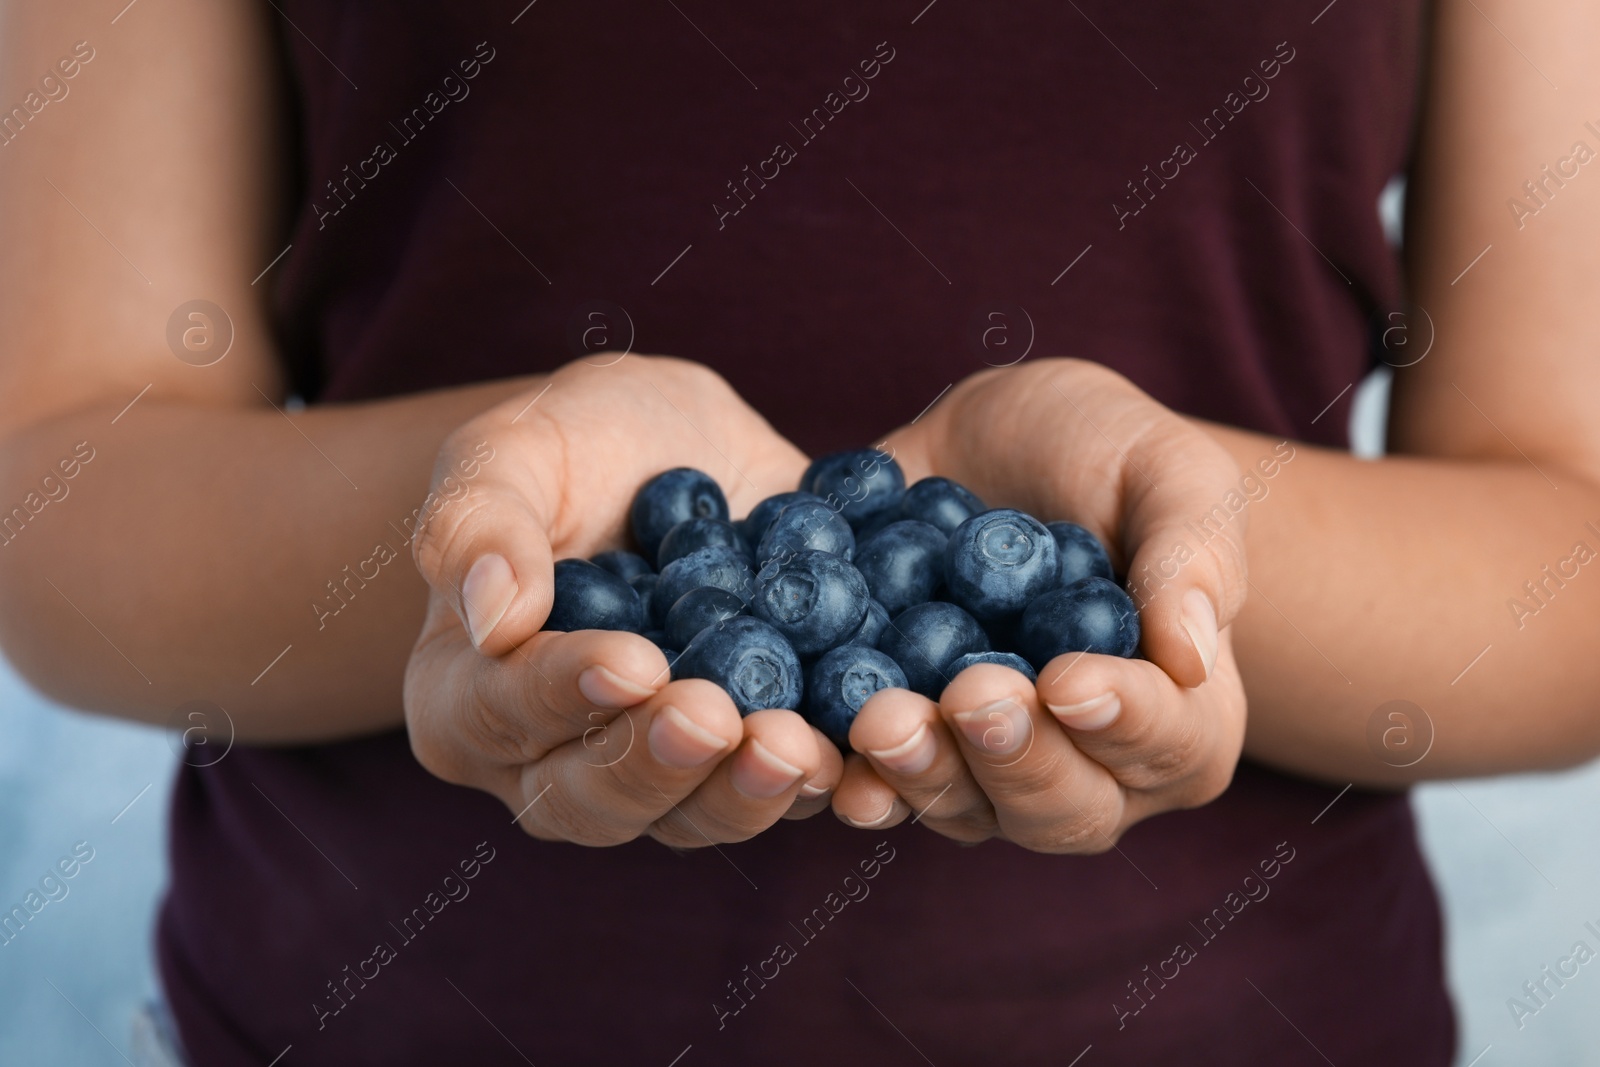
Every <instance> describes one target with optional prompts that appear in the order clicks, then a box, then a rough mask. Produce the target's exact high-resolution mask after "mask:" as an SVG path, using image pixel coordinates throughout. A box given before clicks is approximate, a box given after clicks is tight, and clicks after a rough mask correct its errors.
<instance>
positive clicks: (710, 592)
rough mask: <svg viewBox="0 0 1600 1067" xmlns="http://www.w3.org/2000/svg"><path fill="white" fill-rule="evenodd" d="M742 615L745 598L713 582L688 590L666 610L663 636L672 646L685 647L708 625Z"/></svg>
mask: <svg viewBox="0 0 1600 1067" xmlns="http://www.w3.org/2000/svg"><path fill="white" fill-rule="evenodd" d="M743 614H744V601H743V600H740V599H739V598H738V597H737V596H735V595H734V594H732V593H730V592H728V591H727V590H726V589H718V588H717V587H716V586H714V585H705V586H701V587H700V588H699V589H691V590H689V591H688V592H687V593H685V594H683V595H682V596H681V597H679V598H678V600H677V603H675V604H673V605H672V607H670V608H668V609H667V625H666V631H667V632H666V638H667V644H669V645H671V646H672V647H673V648H685V647H687V646H688V644H689V642H690V641H693V640H694V639H695V635H697V634H698V633H699V632H700V631H701V630H704V629H705V628H706V627H707V626H715V625H716V624H717V623H719V622H724V621H726V620H728V619H731V618H733V617H734V616H735V615H743Z"/></svg>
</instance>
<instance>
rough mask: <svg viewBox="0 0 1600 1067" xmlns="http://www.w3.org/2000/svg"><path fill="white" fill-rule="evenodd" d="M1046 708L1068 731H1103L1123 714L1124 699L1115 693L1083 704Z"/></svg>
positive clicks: (1058, 705)
mask: <svg viewBox="0 0 1600 1067" xmlns="http://www.w3.org/2000/svg"><path fill="white" fill-rule="evenodd" d="M1045 707H1047V708H1049V709H1050V714H1052V715H1054V716H1055V717H1056V718H1058V719H1060V720H1061V725H1063V726H1065V727H1067V728H1068V729H1071V730H1103V729H1105V728H1106V727H1107V726H1110V725H1111V724H1112V723H1114V722H1116V721H1117V716H1118V715H1120V714H1122V698H1121V697H1119V696H1117V694H1115V693H1101V694H1100V695H1099V696H1097V697H1095V698H1094V699H1093V700H1085V701H1084V702H1083V703H1081V704H1046V705H1045Z"/></svg>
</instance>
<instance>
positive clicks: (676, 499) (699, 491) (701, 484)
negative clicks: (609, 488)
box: [629, 467, 728, 559]
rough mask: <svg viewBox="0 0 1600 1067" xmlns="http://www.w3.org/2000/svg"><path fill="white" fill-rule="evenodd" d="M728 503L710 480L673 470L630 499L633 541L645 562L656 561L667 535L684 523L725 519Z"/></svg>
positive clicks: (688, 470) (692, 472)
mask: <svg viewBox="0 0 1600 1067" xmlns="http://www.w3.org/2000/svg"><path fill="white" fill-rule="evenodd" d="M727 517H728V501H727V498H726V497H724V496H723V495H722V490H721V489H720V488H719V487H718V486H717V483H716V482H714V481H712V480H711V476H710V475H708V474H705V473H704V472H702V471H697V470H694V469H693V468H690V467H676V468H674V469H672V470H670V471H664V472H663V473H661V474H658V475H656V476H655V477H654V478H651V479H650V480H649V481H648V482H645V483H644V487H643V488H641V489H640V490H639V492H638V493H637V494H636V495H635V496H634V498H633V508H632V511H631V512H630V514H629V518H630V520H631V522H632V525H633V538H634V540H635V541H637V542H639V549H640V551H641V552H643V553H644V556H645V558H646V559H655V558H656V550H657V549H658V548H660V547H661V539H662V538H663V537H665V536H666V535H667V531H668V530H670V529H672V528H673V527H674V526H676V525H678V523H680V522H682V521H683V520H685V519H726V518H727Z"/></svg>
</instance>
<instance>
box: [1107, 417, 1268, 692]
mask: <svg viewBox="0 0 1600 1067" xmlns="http://www.w3.org/2000/svg"><path fill="white" fill-rule="evenodd" d="M1192 432H1193V434H1194V437H1193V438H1190V439H1188V440H1185V441H1183V442H1182V443H1181V446H1179V447H1180V450H1179V451H1177V452H1174V451H1171V449H1172V448H1173V446H1174V444H1175V443H1174V442H1168V443H1166V444H1164V445H1163V446H1162V451H1163V452H1164V454H1165V455H1166V456H1167V457H1169V458H1168V459H1167V461H1166V462H1165V463H1160V462H1150V463H1149V464H1148V465H1145V464H1143V463H1141V465H1142V466H1143V469H1144V470H1145V471H1148V472H1150V474H1151V475H1152V476H1153V477H1154V478H1155V479H1157V480H1158V481H1157V482H1150V481H1146V480H1145V478H1144V477H1142V476H1141V475H1139V474H1137V473H1135V474H1133V475H1132V477H1131V479H1130V484H1129V487H1128V488H1129V497H1128V501H1127V502H1128V509H1127V511H1126V514H1125V522H1124V538H1125V542H1124V543H1125V544H1126V545H1128V546H1136V548H1135V551H1134V555H1133V559H1132V560H1131V561H1130V562H1129V564H1128V572H1127V574H1128V577H1127V589H1128V594H1129V595H1130V596H1131V597H1132V598H1133V602H1134V604H1135V605H1136V606H1137V607H1138V609H1139V615H1140V622H1141V627H1142V631H1143V637H1142V644H1143V646H1144V652H1145V655H1147V656H1148V657H1149V658H1150V660H1151V661H1152V662H1154V663H1155V664H1156V665H1157V666H1158V667H1160V668H1161V669H1162V670H1164V671H1165V672H1166V673H1167V674H1168V676H1169V677H1171V678H1172V679H1173V680H1174V681H1175V682H1177V683H1178V684H1179V685H1184V686H1191V687H1192V686H1197V685H1199V684H1201V683H1202V682H1204V681H1205V680H1206V679H1207V678H1209V677H1210V676H1211V670H1212V668H1213V667H1214V666H1215V665H1216V660H1217V649H1218V644H1219V640H1220V638H1219V632H1220V630H1221V629H1222V628H1223V627H1225V626H1227V625H1229V624H1230V623H1231V622H1233V620H1234V618H1235V617H1236V616H1237V615H1238V614H1239V611H1240V609H1241V608H1243V607H1244V602H1245V599H1246V596H1247V594H1248V592H1249V588H1250V582H1249V576H1248V572H1247V569H1246V561H1245V525H1246V510H1245V509H1244V508H1243V507H1242V506H1241V507H1239V508H1238V509H1234V508H1232V507H1231V506H1230V502H1231V501H1233V500H1234V499H1235V498H1238V497H1239V494H1238V491H1237V489H1238V481H1237V480H1238V477H1239V473H1238V468H1237V466H1236V465H1235V464H1234V462H1233V460H1232V457H1230V456H1229V455H1228V454H1227V453H1226V452H1224V451H1223V450H1222V448H1221V446H1219V445H1217V444H1216V443H1215V442H1213V441H1211V440H1210V439H1209V438H1208V437H1205V436H1204V435H1203V434H1201V433H1200V432H1199V431H1192ZM1175 454H1176V455H1181V456H1183V457H1184V458H1183V459H1182V460H1179V461H1177V462H1174V461H1173V460H1172V459H1171V458H1170V457H1172V456H1173V455H1175ZM1133 483H1137V484H1133ZM1241 499H1242V498H1241Z"/></svg>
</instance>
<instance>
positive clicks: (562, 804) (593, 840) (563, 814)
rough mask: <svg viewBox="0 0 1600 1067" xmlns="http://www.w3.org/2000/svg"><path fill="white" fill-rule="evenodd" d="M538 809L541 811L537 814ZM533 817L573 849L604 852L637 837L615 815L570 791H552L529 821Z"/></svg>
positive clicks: (630, 828)
mask: <svg viewBox="0 0 1600 1067" xmlns="http://www.w3.org/2000/svg"><path fill="white" fill-rule="evenodd" d="M538 808H543V809H544V811H543V812H542V813H541V812H538V810H537V809H538ZM536 814H537V816H538V818H537V821H538V823H539V824H540V825H542V826H544V827H545V828H547V829H548V830H550V831H552V832H553V833H555V834H556V836H558V837H559V838H560V839H561V840H563V841H570V842H572V843H573V844H575V845H586V846H589V847H591V848H604V847H607V846H610V845H621V844H626V843H627V842H629V841H632V840H633V839H634V838H635V837H637V836H638V833H637V832H636V831H635V830H634V829H633V827H631V826H630V825H628V823H627V822H626V821H625V820H623V819H621V818H618V817H617V815H616V813H615V812H612V811H611V810H610V809H609V808H606V807H605V806H604V805H599V804H595V803H592V802H589V801H587V799H584V798H580V797H579V795H577V794H576V793H574V792H573V791H572V790H556V789H552V790H551V791H550V795H548V796H547V797H546V798H545V802H544V803H541V804H538V805H536V806H535V809H534V811H530V812H529V816H530V817H531V816H534V815H536Z"/></svg>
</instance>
